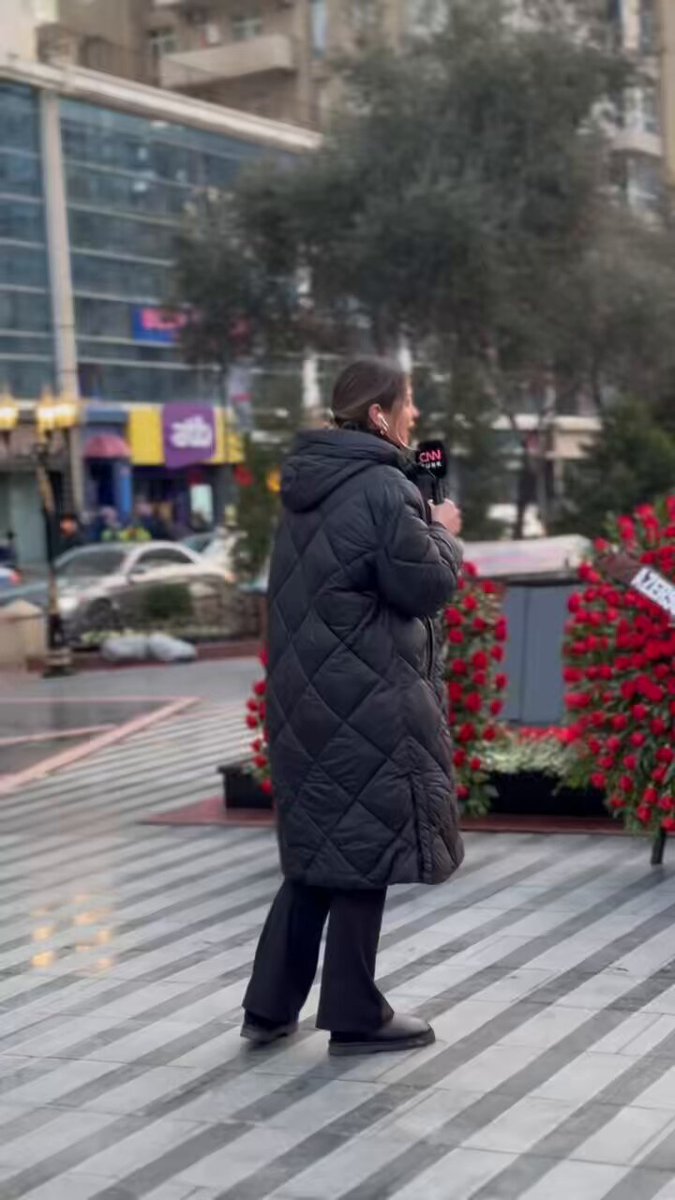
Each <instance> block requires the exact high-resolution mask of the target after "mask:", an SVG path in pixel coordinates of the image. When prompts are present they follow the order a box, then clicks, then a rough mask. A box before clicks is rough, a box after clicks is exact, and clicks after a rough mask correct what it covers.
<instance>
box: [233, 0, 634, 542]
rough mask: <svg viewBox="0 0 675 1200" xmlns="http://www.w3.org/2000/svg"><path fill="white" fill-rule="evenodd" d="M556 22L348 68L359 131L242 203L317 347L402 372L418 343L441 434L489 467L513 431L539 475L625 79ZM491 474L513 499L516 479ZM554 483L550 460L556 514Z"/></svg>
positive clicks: (452, 24) (452, 29)
mask: <svg viewBox="0 0 675 1200" xmlns="http://www.w3.org/2000/svg"><path fill="white" fill-rule="evenodd" d="M531 7H532V6H531ZM558 7H559V6H558V5H557V4H555V3H551V2H549V0H539V2H538V3H537V4H536V5H535V6H534V8H536V14H535V15H536V17H537V21H536V22H533V24H532V25H530V26H527V27H523V26H522V25H514V24H513V22H512V21H510V20H509V8H510V6H509V5H507V4H505V3H502V0H470V2H467V0H454V2H453V3H451V4H449V5H448V15H447V22H446V25H445V28H444V29H443V30H442V31H440V32H437V33H436V35H435V36H434V37H433V38H432V39H426V40H424V39H422V40H419V41H417V42H414V43H412V44H411V45H410V46H409V47H408V48H407V49H406V50H405V51H404V52H403V53H402V54H400V55H393V54H391V53H387V54H383V53H381V51H379V50H378V49H375V50H370V51H368V52H367V53H365V54H364V55H363V56H362V57H360V58H358V59H356V60H354V61H352V62H350V63H349V64H348V65H347V67H346V72H345V84H346V88H347V93H346V95H347V103H346V109H345V113H344V114H343V116H342V117H341V119H340V120H339V121H338V122H337V123H336V124H335V126H334V128H333V129H332V130H331V131H330V132H329V135H328V137H327V138H326V142H325V145H324V147H323V148H322V149H321V150H320V151H319V152H318V153H317V154H316V155H313V156H312V157H311V158H308V159H307V160H306V161H304V162H303V163H301V164H300V165H299V166H298V167H297V168H296V169H295V170H293V171H290V172H289V171H281V170H278V169H277V170H269V169H263V170H262V171H260V172H258V173H256V174H255V175H252V176H251V177H250V178H249V179H248V180H246V181H244V184H243V186H242V188H241V190H240V206H241V211H242V213H243V218H242V219H243V223H244V225H245V228H246V233H247V237H248V239H249V241H250V243H251V244H252V245H254V246H255V249H256V254H257V255H258V256H259V259H260V261H262V262H268V263H269V264H270V270H279V269H280V267H281V266H282V263H281V261H280V258H283V267H284V269H286V270H290V271H291V272H295V271H298V270H305V271H306V272H308V274H309V275H310V276H311V280H312V293H313V302H314V310H313V315H314V320H315V326H316V329H318V330H321V331H323V332H326V331H328V332H329V333H330V334H332V335H333V337H334V339H335V341H336V343H337V344H339V345H340V347H341V348H344V349H353V348H354V347H355V346H358V345H360V344H363V342H364V341H365V342H366V343H368V344H370V345H372V346H374V347H375V348H376V349H377V350H378V351H380V352H390V351H391V350H394V349H396V347H397V345H398V343H399V340H400V338H401V337H402V336H403V337H405V338H406V339H407V340H408V342H409V343H410V344H411V345H412V347H413V348H414V350H415V352H416V354H417V355H420V356H423V357H424V358H425V359H427V360H428V361H430V362H431V363H433V364H434V365H435V366H436V368H437V369H438V370H439V372H440V373H441V374H443V375H445V376H446V377H448V378H449V379H450V380H451V381H459V383H457V382H453V383H451V387H450V388H449V389H448V394H450V393H451V394H452V415H451V414H450V413H448V415H447V420H446V421H444V424H446V425H452V426H453V428H452V433H453V437H454V439H455V444H456V449H457V451H458V453H459V455H460V457H461V458H463V459H464V460H465V461H467V459H469V460H471V461H472V462H473V461H476V452H477V451H478V452H479V453H480V454H483V453H485V452H486V451H487V450H488V449H489V448H490V447H491V444H493V442H494V439H493V438H492V434H491V430H492V426H493V423H494V418H495V416H496V415H498V414H499V413H502V414H506V415H507V416H508V417H509V419H510V420H511V422H512V426H513V430H514V433H515V434H516V437H517V440H518V443H519V444H520V445H521V453H522V460H523V467H524V470H525V469H526V468H528V467H529V466H531V465H532V463H531V462H528V449H529V447H528V445H527V444H526V436H525V434H524V432H523V431H522V430H521V429H520V428H519V426H518V423H517V417H516V414H517V413H520V412H522V411H523V408H524V407H525V408H529V409H530V410H533V411H534V412H535V413H537V414H538V417H539V420H540V423H541V425H542V427H543V426H544V425H545V424H546V420H547V417H548V414H547V411H546V404H547V397H548V395H549V393H550V387H549V384H548V380H549V379H550V378H551V377H553V378H554V380H555V381H556V382H557V378H556V376H557V374H561V375H562V374H563V372H562V371H561V370H560V361H561V359H562V353H561V350H562V347H563V344H565V345H568V344H569V342H570V341H571V335H570V336H569V337H568V338H567V339H566V341H565V342H564V340H563V337H562V333H563V332H564V331H565V329H566V314H567V304H565V306H564V307H563V304H562V301H563V297H564V299H565V301H566V300H567V297H566V294H565V295H564V294H563V291H562V289H561V279H562V278H567V277H569V275H570V271H571V269H572V266H574V265H575V264H576V263H578V262H579V261H580V259H581V258H582V256H583V254H584V252H585V250H586V247H587V244H588V241H589V236H590V230H591V227H592V224H593V221H594V220H595V218H596V213H597V212H598V210H599V209H600V207H601V205H600V195H601V188H602V185H603V184H604V182H605V180H606V166H607V154H606V143H605V140H604V138H603V134H602V128H601V123H600V120H599V119H596V116H595V114H596V112H599V109H600V106H604V108H603V113H606V111H607V108H608V106H609V105H610V104H611V98H612V96H614V95H616V94H617V92H618V90H619V88H620V86H621V83H622V81H623V80H624V78H625V65H624V64H623V62H622V61H621V60H620V59H617V57H616V55H615V54H614V53H613V52H611V51H609V50H608V49H607V47H606V45H605V44H603V43H602V42H601V41H599V40H598V39H597V38H595V39H594V38H592V37H590V36H589V37H588V38H587V39H586V41H585V42H583V43H582V42H580V41H579V39H577V38H575V37H572V36H570V33H569V30H566V29H565V28H564V27H563V25H562V24H561V20H560V14H559V13H558V11H557V10H558ZM563 7H566V8H567V9H569V5H567V6H563ZM602 206H604V201H603V205H602ZM467 379H470V381H471V385H470V388H469V390H468V391H467V392H466V393H464V392H463V385H464V383H465V381H466V380H467ZM565 383H568V378H567V375H566V376H565ZM462 413H464V414H465V416H466V420H465V421H464V422H462V421H460V420H458V419H457V417H458V416H459V415H460V414H462ZM543 441H544V438H542V443H543ZM490 457H491V464H490V470H489V472H486V473H485V474H486V476H488V478H489V480H490V481H491V482H492V484H493V486H494V485H496V488H497V489H498V488H499V476H500V474H503V469H504V465H503V464H502V471H501V472H500V471H499V470H496V469H495V468H496V466H497V462H496V461H495V459H496V456H495V454H494V453H492V455H491V456H490ZM544 465H545V459H544V455H543V454H542V455H541V456H540V459H539V460H538V461H536V462H535V463H534V467H535V475H536V476H537V478H536V486H537V489H538V493H539V498H540V501H541V503H542V506H543V504H544V502H545V500H546V491H545V488H544V487H543V486H542V484H543V470H544ZM465 476H466V478H467V479H470V480H471V481H472V482H474V481H475V480H476V479H477V474H476V472H474V471H471V472H470V473H469V472H466V473H465ZM521 491H522V489H521ZM489 499H490V497H489V496H488V495H487V494H486V497H485V503H484V505H483V512H482V515H481V513H480V511H479V507H480V506H479V505H478V507H477V506H476V501H477V500H478V497H477V496H475V494H474V496H472V497H471V508H472V509H474V512H475V517H476V522H475V523H476V527H477V528H480V527H481V526H482V525H483V524H484V514H485V512H486V510H487V507H488V504H489ZM521 507H522V506H521ZM520 515H521V521H519V525H520V524H522V512H521V514H520ZM473 520H474V518H473V515H472V523H473Z"/></svg>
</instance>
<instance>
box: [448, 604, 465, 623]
mask: <svg viewBox="0 0 675 1200" xmlns="http://www.w3.org/2000/svg"><path fill="white" fill-rule="evenodd" d="M445 619H446V621H447V623H448V625H461V624H462V621H463V620H464V617H463V616H462V614H461V612H460V611H459V609H458V608H448V609H446V610H445Z"/></svg>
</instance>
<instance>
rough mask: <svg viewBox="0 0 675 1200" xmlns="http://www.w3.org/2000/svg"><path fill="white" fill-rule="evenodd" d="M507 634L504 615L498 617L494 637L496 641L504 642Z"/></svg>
mask: <svg viewBox="0 0 675 1200" xmlns="http://www.w3.org/2000/svg"><path fill="white" fill-rule="evenodd" d="M507 635H508V625H507V622H506V617H500V618H499V620H498V621H497V624H496V625H495V637H496V639H497V641H498V642H505V641H506V638H507Z"/></svg>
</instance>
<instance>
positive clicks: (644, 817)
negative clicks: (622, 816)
mask: <svg viewBox="0 0 675 1200" xmlns="http://www.w3.org/2000/svg"><path fill="white" fill-rule="evenodd" d="M635 816H636V817H637V819H638V821H641V822H642V824H643V825H648V824H649V822H650V821H651V819H652V811H651V809H650V808H647V806H646V805H645V804H641V805H640V807H639V808H638V809H637V810H636V813H635Z"/></svg>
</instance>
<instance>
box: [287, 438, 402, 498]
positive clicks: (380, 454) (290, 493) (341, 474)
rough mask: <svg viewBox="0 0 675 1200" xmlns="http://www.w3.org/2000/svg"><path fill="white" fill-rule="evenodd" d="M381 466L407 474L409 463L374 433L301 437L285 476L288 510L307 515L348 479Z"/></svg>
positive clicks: (290, 458) (293, 451)
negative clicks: (405, 471)
mask: <svg viewBox="0 0 675 1200" xmlns="http://www.w3.org/2000/svg"><path fill="white" fill-rule="evenodd" d="M377 465H381V466H389V467H398V468H399V469H400V470H402V471H404V470H405V468H406V459H405V457H404V455H403V454H401V453H400V451H399V450H397V449H396V447H395V446H392V445H390V444H389V442H385V441H383V440H382V439H380V438H378V437H375V436H374V435H373V434H371V433H360V432H358V431H357V430H350V429H312V430H307V431H305V432H304V433H300V434H299V435H298V437H297V439H296V442H295V445H294V447H293V450H292V451H291V454H290V456H289V458H288V459H287V461H286V464H285V466H284V470H283V474H282V480H281V497H282V500H283V503H284V506H285V507H286V508H289V509H291V510H292V511H293V512H307V511H308V510H310V509H313V508H316V507H317V506H318V505H319V504H321V503H322V501H324V500H325V499H326V497H327V496H329V495H330V494H331V492H334V491H335V489H336V488H338V487H340V486H341V485H342V484H343V483H346V482H347V480H348V479H351V478H352V477H353V476H354V475H359V474H360V473H361V472H362V471H366V470H368V468H369V467H373V466H377Z"/></svg>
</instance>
